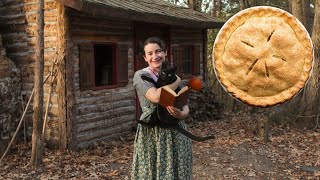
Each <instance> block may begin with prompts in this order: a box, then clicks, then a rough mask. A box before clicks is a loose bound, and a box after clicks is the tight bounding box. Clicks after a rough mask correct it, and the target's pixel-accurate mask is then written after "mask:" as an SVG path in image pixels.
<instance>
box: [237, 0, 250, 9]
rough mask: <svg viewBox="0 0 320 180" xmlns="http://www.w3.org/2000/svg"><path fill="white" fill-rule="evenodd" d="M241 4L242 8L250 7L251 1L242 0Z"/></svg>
mask: <svg viewBox="0 0 320 180" xmlns="http://www.w3.org/2000/svg"><path fill="white" fill-rule="evenodd" d="M239 4H240V10H244V9H247V8H249V7H250V3H249V1H248V0H240V1H239Z"/></svg>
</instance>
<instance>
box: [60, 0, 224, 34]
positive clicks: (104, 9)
mask: <svg viewBox="0 0 320 180" xmlns="http://www.w3.org/2000/svg"><path fill="white" fill-rule="evenodd" d="M58 1H59V2H61V3H63V4H64V5H66V6H68V7H71V8H73V9H76V10H78V11H81V12H85V13H87V14H90V15H92V16H97V17H114V18H119V17H121V18H123V19H128V20H133V21H142V22H148V23H155V22H156V23H159V24H168V25H172V26H185V27H193V28H203V29H213V28H221V27H222V25H223V24H224V22H222V21H198V20H191V19H185V18H178V17H175V16H167V15H161V14H155V13H145V12H140V11H134V10H131V9H124V8H119V7H114V6H107V5H105V4H101V3H96V2H92V1H88V0H58Z"/></svg>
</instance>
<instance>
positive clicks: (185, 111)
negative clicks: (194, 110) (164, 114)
mask: <svg viewBox="0 0 320 180" xmlns="http://www.w3.org/2000/svg"><path fill="white" fill-rule="evenodd" d="M167 111H168V112H169V113H170V115H172V116H173V117H175V118H177V119H184V118H186V117H187V116H188V115H189V107H188V106H187V105H185V106H183V108H182V110H180V109H178V108H175V107H173V106H168V107H167Z"/></svg>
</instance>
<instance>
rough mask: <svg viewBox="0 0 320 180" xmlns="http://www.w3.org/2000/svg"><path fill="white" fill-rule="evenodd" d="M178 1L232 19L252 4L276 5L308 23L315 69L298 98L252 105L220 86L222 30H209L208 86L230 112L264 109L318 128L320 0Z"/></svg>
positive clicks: (276, 117) (274, 115) (277, 117)
mask: <svg viewBox="0 0 320 180" xmlns="http://www.w3.org/2000/svg"><path fill="white" fill-rule="evenodd" d="M174 3H176V4H179V5H184V6H192V7H193V6H194V4H197V6H198V7H199V6H201V9H196V10H198V11H199V10H200V11H203V12H206V13H209V14H211V16H214V17H217V18H221V19H223V20H225V21H226V20H228V19H229V18H230V17H231V16H232V15H234V14H235V13H237V12H239V11H240V10H243V9H246V8H249V7H252V6H264V5H267V6H274V7H278V8H281V9H284V10H286V11H288V12H290V13H292V14H293V15H294V16H295V17H297V18H298V19H299V20H300V21H301V22H302V24H303V25H304V26H305V28H306V29H307V31H308V32H309V34H310V36H311V37H312V41H313V45H314V55H315V57H314V67H313V68H314V69H313V71H312V75H311V77H310V79H309V81H308V83H307V85H306V87H305V88H304V89H303V90H302V92H300V93H299V94H298V95H297V96H296V97H295V98H294V99H292V100H290V101H289V102H286V103H284V104H281V105H278V106H276V107H273V108H267V109H263V108H256V107H249V106H247V105H244V104H242V103H241V102H238V101H236V100H234V99H233V98H231V97H230V96H229V95H228V94H227V93H226V92H225V91H224V90H223V89H222V87H221V86H220V84H219V82H218V80H217V79H216V78H215V74H214V70H213V67H212V64H211V59H212V57H211V54H212V47H213V43H214V39H215V36H216V35H217V33H218V30H208V61H207V63H208V64H207V67H206V70H207V71H206V79H207V86H208V87H210V88H212V89H213V91H214V93H215V95H216V98H217V99H218V100H219V102H221V104H222V106H224V108H223V109H225V110H226V111H234V112H239V111H249V112H257V111H259V112H264V113H266V114H268V115H270V117H271V119H272V120H275V121H279V122H280V123H281V122H282V121H287V120H290V121H291V122H298V124H299V126H301V128H303V127H305V126H306V127H308V128H315V127H317V126H318V125H319V121H318V116H319V115H318V113H319V108H318V106H319V104H318V101H319V95H318V94H319V85H318V83H319V71H318V66H319V65H318V61H319V34H320V33H319V30H318V29H319V28H318V27H319V10H317V9H319V0H292V1H288V0H280V1H279V0H225V1H222V0H202V1H174Z"/></svg>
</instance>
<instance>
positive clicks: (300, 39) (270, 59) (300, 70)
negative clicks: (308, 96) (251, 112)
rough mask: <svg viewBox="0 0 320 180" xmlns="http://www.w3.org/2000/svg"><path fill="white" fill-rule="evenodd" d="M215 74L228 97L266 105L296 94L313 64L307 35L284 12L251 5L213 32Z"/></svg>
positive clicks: (298, 23) (283, 100)
mask: <svg viewBox="0 0 320 180" xmlns="http://www.w3.org/2000/svg"><path fill="white" fill-rule="evenodd" d="M213 64H214V69H215V73H216V76H217V78H218V80H219V81H220V84H221V85H222V86H223V87H224V89H225V90H226V91H227V92H228V93H229V94H230V95H232V96H233V97H235V98H237V99H239V100H241V101H242V102H245V103H247V104H249V105H253V106H260V107H267V106H272V105H276V104H279V103H283V102H285V101H287V100H289V99H291V98H292V97H293V96H294V95H296V94H297V93H298V92H299V91H300V90H301V89H302V88H303V87H304V85H305V83H306V82H307V80H308V78H309V76H310V73H311V70H312V64H313V47H312V41H311V38H310V36H309V34H308V32H307V31H306V29H305V28H304V26H303V25H302V24H301V23H300V21H299V20H298V19H296V18H295V17H294V16H293V15H291V14H290V13H288V12H286V11H284V10H281V9H279V8H275V7H269V6H257V7H252V8H248V9H245V10H243V11H240V12H239V13H237V14H235V15H234V16H233V17H231V18H230V19H229V20H228V21H227V22H226V23H225V24H224V26H223V27H222V28H221V30H220V31H219V33H218V35H217V37H216V40H215V43H214V47H213Z"/></svg>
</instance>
